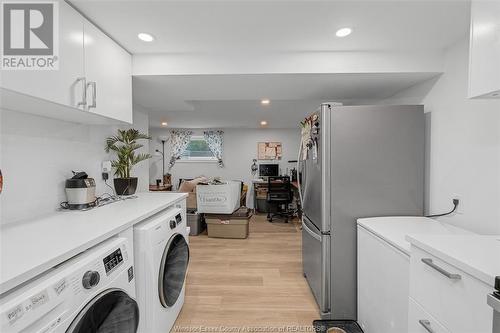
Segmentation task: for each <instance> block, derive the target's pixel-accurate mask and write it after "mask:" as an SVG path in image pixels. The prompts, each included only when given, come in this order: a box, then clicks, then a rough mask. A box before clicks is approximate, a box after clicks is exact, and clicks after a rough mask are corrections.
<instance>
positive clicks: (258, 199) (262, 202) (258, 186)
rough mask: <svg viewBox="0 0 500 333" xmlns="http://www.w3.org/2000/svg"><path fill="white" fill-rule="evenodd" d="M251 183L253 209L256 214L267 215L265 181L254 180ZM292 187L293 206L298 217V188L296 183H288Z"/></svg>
mask: <svg viewBox="0 0 500 333" xmlns="http://www.w3.org/2000/svg"><path fill="white" fill-rule="evenodd" d="M252 183H253V207H254V209H255V212H256V213H267V181H264V180H261V179H256V180H252ZM290 184H291V186H292V191H293V196H294V199H295V200H294V201H295V205H296V206H297V209H298V212H299V216H300V202H299V201H300V200H298V198H299V192H298V191H299V187H298V184H297V182H290Z"/></svg>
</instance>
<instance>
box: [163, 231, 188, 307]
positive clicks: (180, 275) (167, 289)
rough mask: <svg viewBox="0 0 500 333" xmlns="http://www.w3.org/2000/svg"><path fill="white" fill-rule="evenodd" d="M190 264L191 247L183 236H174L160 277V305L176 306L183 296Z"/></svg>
mask: <svg viewBox="0 0 500 333" xmlns="http://www.w3.org/2000/svg"><path fill="white" fill-rule="evenodd" d="M188 262H189V246H188V244H187V242H186V239H185V238H184V236H182V235H181V234H175V235H173V236H172V237H171V238H170V240H169V241H168V243H167V246H166V247H165V251H164V252H163V256H162V259H161V265H160V276H159V277H158V289H159V290H158V291H159V294H160V303H161V304H162V305H163V306H164V307H170V306H172V305H174V304H175V302H176V301H177V299H178V298H179V295H180V294H181V291H182V287H183V285H184V280H185V278H186V271H187V266H188Z"/></svg>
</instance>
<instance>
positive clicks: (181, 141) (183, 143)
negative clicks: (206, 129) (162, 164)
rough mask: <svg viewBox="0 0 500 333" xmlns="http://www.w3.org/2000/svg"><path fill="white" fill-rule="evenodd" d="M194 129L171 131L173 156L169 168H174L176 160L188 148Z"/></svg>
mask: <svg viewBox="0 0 500 333" xmlns="http://www.w3.org/2000/svg"><path fill="white" fill-rule="evenodd" d="M191 135H193V132H192V131H188V130H173V131H172V132H170V144H171V147H172V148H171V149H172V151H171V157H170V162H169V163H168V170H169V171H170V169H172V167H173V166H174V165H175V162H176V161H177V160H178V159H179V158H181V156H182V153H184V151H185V150H186V148H187V146H188V145H189V141H190V140H191Z"/></svg>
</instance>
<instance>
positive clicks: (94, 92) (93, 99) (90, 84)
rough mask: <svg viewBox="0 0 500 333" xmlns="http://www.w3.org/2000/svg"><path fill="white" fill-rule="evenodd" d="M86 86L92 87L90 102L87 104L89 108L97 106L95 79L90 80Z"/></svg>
mask: <svg viewBox="0 0 500 333" xmlns="http://www.w3.org/2000/svg"><path fill="white" fill-rule="evenodd" d="M87 86H88V87H91V88H92V104H90V105H89V109H91V108H95V107H97V96H96V93H97V83H96V82H95V81H91V82H89V83H88V84H87Z"/></svg>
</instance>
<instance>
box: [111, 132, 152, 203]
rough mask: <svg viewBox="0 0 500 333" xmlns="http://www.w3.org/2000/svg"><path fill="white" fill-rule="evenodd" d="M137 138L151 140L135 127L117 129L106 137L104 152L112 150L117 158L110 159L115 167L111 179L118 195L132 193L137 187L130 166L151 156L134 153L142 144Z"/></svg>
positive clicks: (135, 178)
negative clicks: (116, 131) (113, 175)
mask: <svg viewBox="0 0 500 333" xmlns="http://www.w3.org/2000/svg"><path fill="white" fill-rule="evenodd" d="M137 140H151V137H150V136H148V135H146V134H142V133H140V132H139V131H138V130H136V129H133V128H131V129H128V130H118V134H117V135H115V136H111V137H109V138H107V139H106V148H105V150H106V152H107V153H109V151H114V152H115V153H116V156H117V159H116V160H114V161H111V166H112V167H113V168H114V169H115V176H118V177H117V178H115V179H114V180H113V182H114V185H115V191H116V194H118V195H132V194H134V193H135V191H136V189H137V177H130V171H131V170H132V167H133V166H134V165H136V164H137V163H139V162H141V161H144V160H147V159H148V158H151V155H150V154H136V152H135V151H136V150H137V149H139V148H142V147H143V145H141V144H139V143H137Z"/></svg>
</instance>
